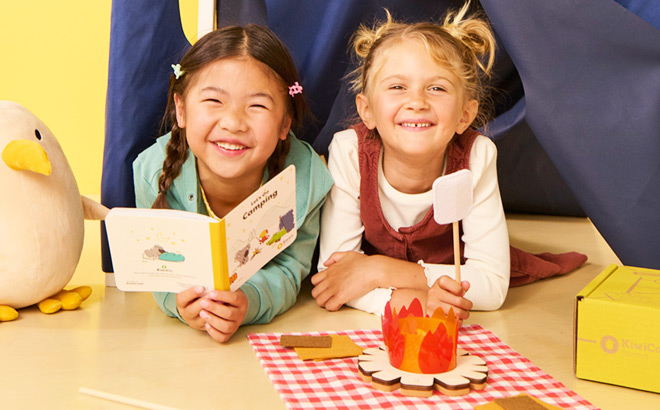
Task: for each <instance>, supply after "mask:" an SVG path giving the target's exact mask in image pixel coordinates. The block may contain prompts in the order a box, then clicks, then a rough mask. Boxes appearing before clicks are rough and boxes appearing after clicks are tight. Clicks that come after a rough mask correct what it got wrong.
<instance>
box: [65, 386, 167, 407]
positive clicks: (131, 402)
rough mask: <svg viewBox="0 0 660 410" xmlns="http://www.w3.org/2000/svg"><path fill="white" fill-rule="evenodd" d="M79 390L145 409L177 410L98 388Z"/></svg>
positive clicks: (82, 388) (79, 390) (89, 394)
mask: <svg viewBox="0 0 660 410" xmlns="http://www.w3.org/2000/svg"><path fill="white" fill-rule="evenodd" d="M78 392H80V393H82V394H86V395H88V396H94V397H98V398H101V399H105V400H110V401H114V402H117V403H123V404H129V405H131V406H135V407H141V408H143V409H150V410H177V409H175V408H174V407H168V406H163V405H160V404H156V403H151V402H148V401H142V400H136V399H132V398H130V397H124V396H120V395H118V394H112V393H106V392H102V391H98V390H93V389H88V388H86V387H80V388H78Z"/></svg>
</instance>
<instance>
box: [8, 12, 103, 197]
mask: <svg viewBox="0 0 660 410" xmlns="http://www.w3.org/2000/svg"><path fill="white" fill-rule="evenodd" d="M110 8H111V0H93V1H90V0H68V1H63V2H62V1H50V0H21V1H2V2H0V100H11V101H15V102H17V103H20V104H22V105H23V106H25V107H26V108H27V109H29V110H30V111H32V112H33V113H34V114H35V115H36V116H37V117H39V118H40V119H41V120H42V121H43V122H44V123H45V124H46V125H47V126H48V128H50V130H51V131H52V132H53V134H54V135H55V136H56V137H57V138H58V140H59V142H60V145H61V146H62V149H63V150H64V153H65V154H66V155H67V158H68V159H69V163H70V164H71V168H72V169H73V172H74V174H75V176H76V179H77V181H78V187H79V189H80V191H81V193H84V194H90V195H93V194H98V193H100V192H101V168H102V161H103V141H104V126H105V125H104V124H105V121H104V120H105V119H104V117H105V93H106V88H107V82H108V50H109V44H110Z"/></svg>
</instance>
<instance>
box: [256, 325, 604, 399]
mask: <svg viewBox="0 0 660 410" xmlns="http://www.w3.org/2000/svg"><path fill="white" fill-rule="evenodd" d="M295 334H302V333H295ZM305 334H309V335H327V334H333V333H329V332H313V333H305ZM336 334H346V335H348V336H349V337H350V338H351V339H352V340H353V341H354V342H355V343H356V344H358V345H360V346H361V347H363V348H369V347H378V346H380V345H382V344H383V341H382V336H381V331H380V330H347V331H344V332H337V333H336ZM280 336H281V334H280V333H251V334H249V335H248V339H249V341H250V345H251V346H252V348H253V349H254V351H255V353H256V355H257V357H258V358H259V361H260V362H261V365H262V366H263V367H264V369H265V371H266V374H267V375H268V377H269V378H270V380H271V381H272V382H273V384H274V385H275V389H276V390H277V392H278V393H279V394H280V397H281V398H282V400H283V401H284V403H285V404H286V406H287V408H289V409H322V408H332V409H347V410H348V409H351V410H353V409H373V408H380V409H411V408H412V409H435V410H437V409H451V410H453V409H473V408H474V406H478V405H481V404H485V403H487V402H490V401H492V400H493V399H496V398H505V397H509V396H515V395H517V394H520V393H527V394H530V395H532V396H535V397H537V398H538V399H540V400H543V401H545V402H546V403H549V404H554V405H555V406H559V407H563V408H567V409H596V407H594V406H593V405H592V404H591V403H589V402H588V401H586V400H585V399H583V398H582V397H580V396H579V395H578V394H577V393H575V392H574V391H572V390H569V389H568V388H566V386H564V385H563V384H561V383H560V382H558V381H557V380H555V379H553V378H552V377H551V376H550V375H548V374H547V373H545V372H543V371H542V370H541V369H539V368H538V367H536V366H534V364H533V363H532V362H530V361H529V360H528V359H526V358H524V357H522V356H521V355H520V354H518V353H517V352H516V351H515V350H513V349H511V348H510V347H509V346H507V345H506V344H504V343H503V342H502V341H501V340H500V339H499V338H498V337H497V336H496V335H495V334H494V333H492V332H490V331H488V330H486V329H484V328H482V327H481V326H479V325H474V324H473V325H468V326H464V327H461V329H460V332H459V337H458V347H459V348H460V349H464V350H467V351H468V352H470V353H471V354H473V355H476V356H479V357H481V358H482V359H484V360H485V361H486V364H487V366H488V384H487V385H486V388H485V389H484V390H482V391H471V392H470V393H469V394H467V395H464V396H458V397H449V396H445V395H443V394H442V393H440V392H434V393H433V396H431V397H429V398H419V397H410V396H404V395H402V394H401V393H400V392H399V391H394V392H391V393H385V392H382V391H379V390H376V389H374V388H373V387H371V385H370V384H369V383H365V382H363V381H362V380H361V379H360V376H359V375H358V371H357V358H356V357H352V358H346V359H333V360H324V361H318V362H315V361H311V360H310V361H302V360H300V359H299V358H298V355H297V354H296V352H295V351H294V350H293V349H287V348H284V347H282V346H279V339H280Z"/></svg>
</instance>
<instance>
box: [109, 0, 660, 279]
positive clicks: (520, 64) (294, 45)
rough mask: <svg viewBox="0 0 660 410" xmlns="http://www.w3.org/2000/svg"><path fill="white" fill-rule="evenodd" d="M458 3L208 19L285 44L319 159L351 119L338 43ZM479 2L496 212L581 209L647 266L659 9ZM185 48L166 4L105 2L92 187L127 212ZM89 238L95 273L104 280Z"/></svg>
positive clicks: (270, 2) (310, 1) (316, 4)
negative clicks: (490, 101)
mask: <svg viewBox="0 0 660 410" xmlns="http://www.w3.org/2000/svg"><path fill="white" fill-rule="evenodd" d="M462 3H463V2H462V1H456V0H417V1H407V0H387V1H378V0H361V1H353V0H329V1H328V0H306V1H304V2H300V1H293V0H242V1H241V0H218V24H219V25H220V26H223V25H230V24H246V23H250V22H252V23H259V24H267V25H268V26H269V27H270V28H271V29H272V30H273V31H274V32H275V33H276V34H277V35H278V36H279V37H280V38H281V39H282V40H283V41H284V42H285V43H286V44H287V46H288V47H289V50H290V51H291V54H292V56H293V58H294V61H295V62H296V65H297V67H298V69H299V71H300V74H301V77H302V84H303V86H304V87H305V95H306V97H307V99H308V101H309V104H310V106H311V108H312V111H313V113H314V116H315V118H314V119H313V120H310V121H308V122H307V123H306V126H305V129H304V131H303V132H302V134H301V135H300V137H301V138H303V139H304V140H307V141H308V142H310V143H311V144H312V145H313V146H314V148H315V149H316V150H317V151H318V152H319V153H320V154H327V147H328V144H329V142H330V140H331V138H332V135H333V134H334V132H336V131H338V130H341V129H343V128H345V127H346V125H347V124H349V123H350V122H351V120H353V119H354V118H355V108H354V96H353V95H351V93H350V92H349V91H348V88H347V82H346V80H345V76H346V74H347V73H348V72H350V71H351V70H352V69H353V68H354V66H353V64H352V61H351V58H350V53H349V49H348V42H349V39H350V36H351V34H352V33H353V31H354V30H355V29H356V28H357V26H358V25H359V24H360V23H361V22H364V23H367V24H370V23H371V22H372V21H373V20H375V19H382V18H383V17H384V16H385V13H384V10H383V9H384V8H387V9H388V10H389V11H390V12H391V13H392V14H393V15H394V17H395V18H397V19H402V20H407V21H415V20H438V19H440V18H442V17H443V16H444V14H445V12H446V10H447V9H448V8H449V7H451V8H458V7H460V6H461V5H462ZM473 3H474V4H473V8H474V9H479V8H480V7H481V5H480V4H479V3H478V2H475V1H473ZM481 3H482V4H483V7H484V9H485V11H486V12H487V14H488V17H489V18H490V19H491V21H492V23H493V26H494V29H495V34H496V37H497V41H498V44H499V46H500V48H499V51H498V55H497V59H496V64H495V76H494V85H495V87H496V88H497V89H498V90H499V91H498V93H497V94H495V95H494V100H495V102H496V115H497V118H496V119H495V120H494V121H493V122H492V123H491V124H490V127H489V133H490V134H489V136H491V137H492V138H493V139H494V140H495V142H496V144H497V145H498V151H499V159H498V173H499V178H500V188H501V191H502V198H503V201H504V204H505V208H506V209H507V210H508V211H517V212H536V213H545V214H558V215H584V214H585V212H586V214H587V215H589V216H590V217H591V219H592V220H593V221H594V223H595V224H596V226H597V227H598V229H599V230H600V231H601V233H603V235H604V236H605V238H606V240H607V241H608V242H609V243H610V245H611V246H612V247H613V249H614V250H615V252H616V253H617V255H618V256H619V257H620V258H621V259H622V260H623V261H624V263H626V264H632V265H638V266H650V267H652V266H653V265H655V266H656V267H657V266H660V257H657V256H655V254H654V253H653V251H652V250H651V249H650V248H651V244H653V243H654V239H656V238H657V234H654V233H653V232H654V231H657V230H658V228H660V226H659V224H658V217H655V215H652V214H651V209H652V208H654V207H656V208H657V207H658V206H657V205H658V204H657V202H659V201H660V192H658V190H659V189H660V184H658V183H657V179H656V178H655V176H656V175H657V166H658V165H657V163H655V161H653V157H654V156H655V154H656V151H657V147H656V145H657V144H658V143H657V142H655V140H658V138H655V137H656V135H657V131H655V130H656V129H658V127H655V126H654V125H656V124H655V122H657V121H660V120H658V118H660V116H659V115H658V114H659V113H658V108H659V107H660V103H659V102H658V99H660V93H658V90H657V87H658V86H660V85H659V84H660V81H658V80H659V78H658V76H657V73H658V67H659V66H660V64H658V63H659V62H660V60H659V59H658V53H659V48H660V46H659V45H660V41H658V36H659V31H658V30H657V27H658V24H659V23H660V10H659V8H660V5H655V4H654V5H649V4H648V3H650V2H645V1H639V0H629V1H625V0H621V1H619V4H617V3H616V2H614V1H613V0H584V1H582V2H579V5H573V4H572V3H573V2H572V1H569V0H556V1H552V2H547V1H544V2H541V1H536V0H528V1H526V2H510V1H503V0H482V2H481ZM509 3H515V4H509ZM635 13H636V14H635ZM639 16H641V18H640V17H639ZM532 22H533V24H532ZM653 25H655V27H653ZM635 39H637V40H636V41H634V40H635ZM189 46H190V44H189V43H188V41H187V40H186V39H185V36H184V34H183V31H182V28H181V24H180V19H179V10H178V1H176V0H167V1H159V2H153V1H147V0H141V1H128V0H121V1H114V2H113V5H112V22H111V39H110V67H109V78H108V94H107V105H106V136H105V137H106V142H105V152H104V164H103V179H102V188H101V199H102V202H103V203H104V204H105V205H106V206H110V207H112V206H134V197H133V183H132V168H131V163H132V162H133V160H134V159H135V157H136V156H137V154H138V153H139V152H140V151H142V150H143V149H144V148H146V147H147V146H149V145H150V144H152V143H153V141H154V139H155V138H156V137H157V136H158V135H160V133H161V131H162V130H160V121H161V119H162V115H163V112H164V108H165V102H166V101H165V98H166V92H167V80H168V77H169V75H170V72H171V69H170V64H172V63H174V62H177V61H179V59H180V58H181V56H182V55H183V53H184V52H185V51H186V50H187V49H188V47H189ZM519 73H520V74H519ZM627 89H629V90H628V91H629V92H626V90H627ZM638 94H640V95H638ZM617 110H618V111H617ZM629 123H631V124H629ZM631 125H634V126H631ZM654 132H655V134H654ZM642 167H643V169H642ZM653 182H656V183H655V184H653ZM103 243H104V250H103V269H104V270H105V271H106V272H110V271H111V270H112V267H111V264H110V259H109V254H108V251H107V246H105V240H104V238H103Z"/></svg>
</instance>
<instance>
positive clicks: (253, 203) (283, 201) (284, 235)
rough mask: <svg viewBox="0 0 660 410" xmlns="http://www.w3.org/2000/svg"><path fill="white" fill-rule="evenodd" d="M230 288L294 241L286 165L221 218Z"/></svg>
mask: <svg viewBox="0 0 660 410" xmlns="http://www.w3.org/2000/svg"><path fill="white" fill-rule="evenodd" d="M224 220H225V229H226V238H227V263H228V272H229V281H230V283H231V285H230V289H231V290H235V289H238V288H239V287H240V286H241V285H242V284H243V283H245V281H246V280H248V279H249V277H250V276H252V275H253V274H254V273H255V272H257V271H258V270H259V269H261V268H262V267H263V266H264V265H265V264H266V263H268V261H270V260H271V259H272V258H273V257H274V256H275V255H277V254H278V253H280V252H281V251H282V250H284V249H285V248H286V247H287V246H289V245H290V244H291V243H293V241H294V240H295V238H296V170H295V166H294V165H290V166H289V167H287V168H286V169H285V170H284V171H282V172H280V173H279V174H278V175H276V176H275V177H274V178H273V179H271V180H270V181H268V182H267V183H266V184H264V185H263V186H262V187H260V188H259V189H258V190H257V191H256V192H255V193H254V194H252V195H250V196H249V197H248V198H247V199H246V200H245V201H243V202H242V203H241V204H240V205H239V206H237V207H236V208H234V209H233V210H232V211H231V212H230V213H228V214H227V215H226V216H225V218H224Z"/></svg>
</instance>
